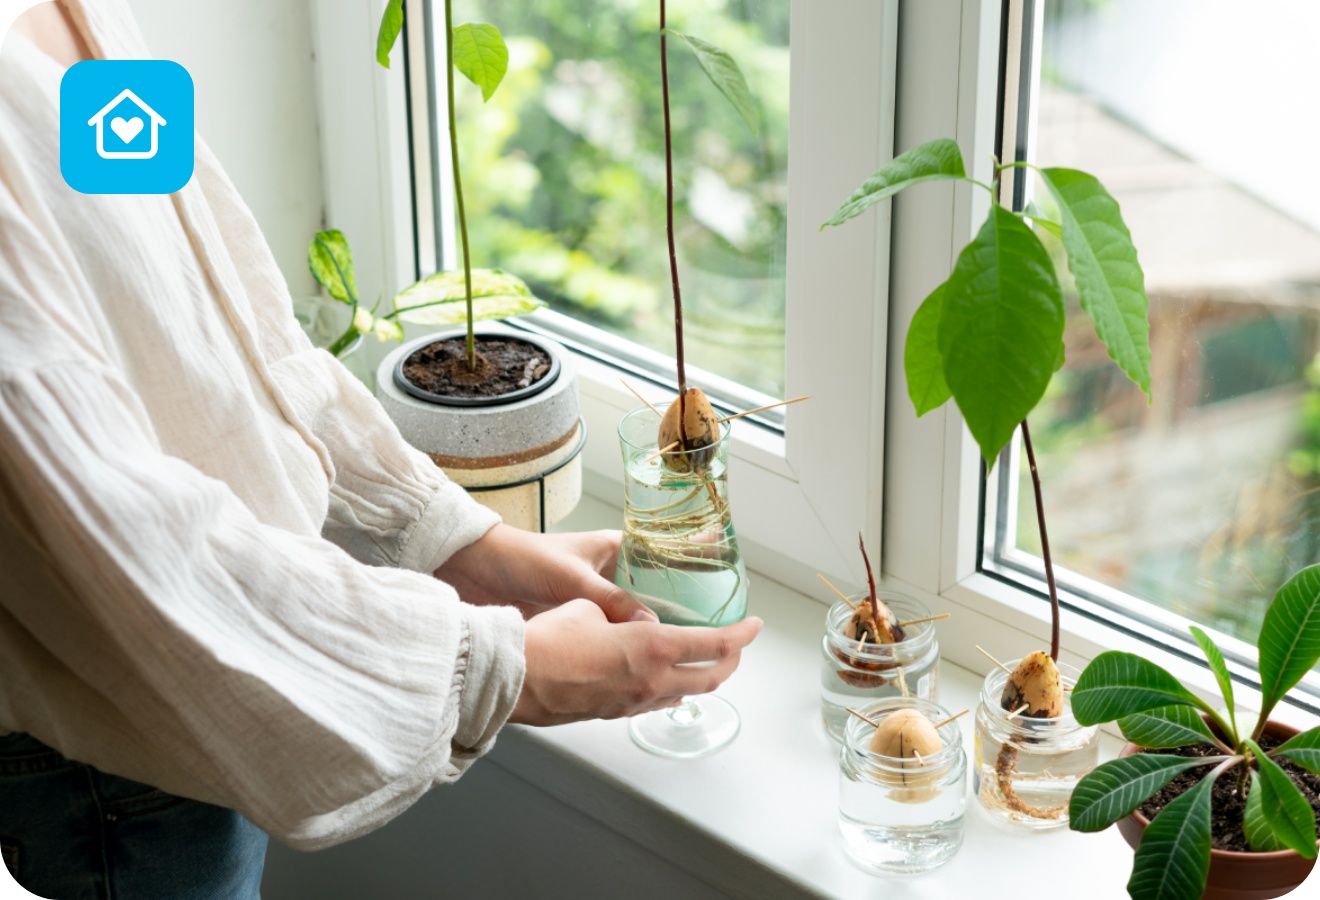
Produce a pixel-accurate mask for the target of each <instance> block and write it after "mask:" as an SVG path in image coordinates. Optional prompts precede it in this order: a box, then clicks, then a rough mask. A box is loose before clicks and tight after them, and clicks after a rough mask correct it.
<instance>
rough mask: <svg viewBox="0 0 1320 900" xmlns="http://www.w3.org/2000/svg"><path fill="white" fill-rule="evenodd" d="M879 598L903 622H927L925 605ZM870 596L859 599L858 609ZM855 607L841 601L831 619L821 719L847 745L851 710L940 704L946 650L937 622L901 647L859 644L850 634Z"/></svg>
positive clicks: (914, 632) (912, 629)
mask: <svg viewBox="0 0 1320 900" xmlns="http://www.w3.org/2000/svg"><path fill="white" fill-rule="evenodd" d="M876 596H877V597H878V598H879V599H880V600H881V601H883V602H884V603H885V605H887V606H888V607H889V608H890V609H891V610H892V611H893V613H894V616H895V617H896V618H897V620H898V621H899V622H906V621H910V620H912V619H924V618H926V617H927V616H929V615H930V610H928V609H927V608H926V606H925V604H923V603H921V602H920V601H919V600H916V599H914V598H912V597H908V596H906V595H904V594H898V593H893V592H891V591H877V592H876ZM869 597H870V594H854V595H853V596H852V597H850V598H849V600H851V601H852V603H853V604H854V605H855V604H856V603H857V602H858V601H860V600H868V599H869ZM852 613H853V606H850V605H849V604H848V603H845V602H844V601H842V600H839V601H837V602H836V603H835V604H834V605H833V606H831V607H830V609H829V612H828V613H826V614H825V636H824V638H822V639H821V642H820V651H821V667H820V715H821V719H822V720H823V721H824V723H825V731H826V732H828V733H829V736H830V737H832V738H834V739H835V740H836V741H842V740H843V730H844V726H845V725H846V724H847V720H848V718H849V716H848V713H847V711H846V710H845V707H848V706H851V707H853V708H854V709H855V708H856V707H857V705H858V704H859V703H865V702H866V701H868V700H879V699H882V698H885V697H919V698H921V699H922V700H930V701H932V702H936V701H938V700H939V688H940V645H939V643H938V642H937V641H936V640H935V623H934V622H921V623H920V624H917V625H911V626H908V627H907V628H905V629H903V630H904V632H905V633H904V638H905V639H904V640H902V641H900V642H898V643H897V644H870V643H864V644H859V643H858V642H857V640H856V639H855V638H850V637H848V636H847V635H845V634H844V628H845V627H846V626H847V625H848V619H849V618H850V617H851V616H852Z"/></svg>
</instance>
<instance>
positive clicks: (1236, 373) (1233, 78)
mask: <svg viewBox="0 0 1320 900" xmlns="http://www.w3.org/2000/svg"><path fill="white" fill-rule="evenodd" d="M1317 33H1320V6H1317V5H1316V4H1313V3H1306V2H1297V0H1292V2H1289V0H1258V2H1256V3H1254V4H1251V5H1250V6H1249V7H1247V6H1242V5H1241V4H1238V3H1228V2H1209V3H1206V2H1199V0H1055V2H1050V3H1049V4H1048V5H1047V7H1046V23H1045V32H1044V46H1043V53H1042V66H1043V68H1042V84H1041V96H1040V103H1039V109H1038V110H1037V116H1038V144H1037V147H1036V150H1035V152H1034V156H1035V157H1036V158H1037V159H1038V160H1039V161H1040V162H1041V163H1042V164H1045V165H1058V166H1070V167H1075V168H1079V169H1083V170H1086V171H1089V172H1091V173H1093V174H1095V175H1096V176H1097V177H1099V178H1100V180H1101V181H1102V182H1103V183H1104V184H1105V185H1106V186H1107V187H1108V188H1109V189H1110V191H1111V192H1112V193H1113V194H1114V196H1115V197H1116V198H1117V199H1118V201H1119V203H1120V204H1121V206H1122V209H1123V214H1124V217H1125V219H1126V221H1127V223H1128V225H1129V227H1130V228H1131V231H1132V237H1133V240H1134V241H1135V243H1136V245H1137V248H1138V252H1139V255H1140V259H1141V262H1142V265H1143V267H1144V268H1145V271H1146V286H1147V290H1148V292H1149V294H1150V300H1151V309H1150V314H1151V315H1150V318H1151V352H1152V355H1153V360H1154V363H1153V373H1154V387H1153V398H1154V399H1153V401H1152V402H1151V403H1150V404H1149V405H1147V402H1146V398H1145V397H1144V396H1143V395H1142V394H1141V392H1140V391H1139V390H1138V389H1137V388H1135V387H1134V386H1133V385H1132V384H1131V383H1130V382H1128V381H1127V380H1126V378H1125V377H1124V376H1123V375H1122V374H1121V373H1120V372H1119V371H1118V369H1117V368H1116V367H1115V366H1114V364H1113V363H1112V362H1110V361H1109V360H1108V359H1107V356H1106V352H1105V348H1104V347H1103V346H1102V345H1101V344H1100V343H1099V341H1098V339H1097V338H1096V337H1095V332H1094V329H1093V327H1092V326H1091V325H1090V322H1089V320H1088V319H1087V318H1086V317H1085V316H1084V315H1083V314H1082V313H1081V312H1080V311H1079V310H1078V309H1077V308H1076V301H1075V298H1072V299H1070V305H1071V307H1072V309H1071V312H1070V314H1069V319H1068V331H1067V338H1066V339H1067V344H1068V362H1067V365H1066V366H1065V368H1064V369H1063V370H1062V371H1061V372H1060V373H1059V375H1058V376H1056V378H1055V380H1054V383H1053V384H1052V385H1051V388H1050V392H1049V394H1048V395H1047V398H1048V399H1047V402H1046V403H1045V404H1044V405H1043V406H1042V408H1041V410H1040V411H1039V412H1038V413H1037V414H1036V415H1035V416H1033V419H1032V426H1033V436H1034V437H1036V440H1037V446H1038V450H1039V452H1040V455H1041V460H1040V466H1041V471H1042V478H1043V480H1044V485H1045V491H1046V498H1045V499H1046V503H1047V509H1048V510H1049V511H1050V516H1051V518H1050V522H1049V524H1050V541H1051V547H1052V549H1054V550H1055V553H1056V559H1057V560H1058V561H1059V563H1060V564H1061V565H1063V566H1065V567H1067V568H1068V569H1071V570H1072V571H1074V572H1077V573H1080V574H1082V575H1085V576H1088V577H1090V578H1093V579H1095V580H1097V581H1100V582H1103V583H1105V584H1107V585H1110V586H1112V587H1115V588H1119V589H1121V590H1123V591H1126V592H1128V593H1130V594H1133V595H1135V596H1137V597H1140V598H1142V599H1144V600H1147V601H1150V602H1151V603H1155V604H1158V605H1159V606H1161V607H1164V608H1166V609H1170V610H1173V611H1175V612H1177V613H1179V614H1182V615H1184V616H1187V617H1188V618H1191V619H1193V620H1195V621H1198V622H1201V623H1204V624H1208V625H1210V626H1212V627H1215V628H1218V629H1221V630H1223V631H1225V632H1227V633H1229V634H1234V635H1236V636H1238V637H1241V638H1243V639H1244V640H1248V641H1251V640H1254V638H1255V637H1256V635H1257V633H1258V631H1259V628H1260V623H1261V620H1262V617H1263V615H1264V611H1265V609H1266V606H1267V605H1268V602H1269V600H1270V598H1271V597H1272V596H1273V594H1274V591H1275V590H1276V589H1277V588H1278V586H1279V585H1280V584H1281V583H1282V582H1283V581H1284V580H1285V579H1286V578H1287V577H1288V576H1289V575H1291V574H1292V573H1293V572H1295V571H1296V570H1297V569H1298V568H1300V567H1302V566H1303V565H1307V564H1310V563H1313V562H1316V561H1317V560H1320V527H1318V526H1320V361H1318V360H1317V358H1316V353H1317V349H1320V344H1318V341H1320V174H1318V173H1320V167H1317V166H1316V165H1315V162H1314V160H1313V159H1312V158H1311V152H1310V148H1313V147H1315V146H1316V145H1317V142H1318V141H1320V119H1317V117H1316V116H1315V115H1313V113H1312V110H1313V108H1314V100H1313V97H1312V93H1313V91H1312V88H1313V86H1314V85H1316V84H1318V83H1320V55H1317V54H1316V53H1315V50H1314V47H1313V46H1311V44H1312V36H1314V35H1315V34H1317ZM1230 60H1231V61H1232V62H1231V65H1230V64H1227V63H1226V61H1230ZM1036 196H1037V198H1038V199H1042V200H1043V199H1044V197H1043V192H1042V191H1039V190H1038V191H1037V192H1036ZM1022 472H1023V473H1024V474H1023V477H1022V478H1021V480H1020V484H1019V495H1018V500H1019V502H1018V506H1017V529H1016V535H1017V537H1016V543H1017V547H1018V548H1019V549H1022V550H1026V551H1029V552H1031V553H1038V552H1039V541H1038V536H1037V532H1036V524H1035V508H1034V505H1033V503H1034V501H1033V500H1032V494H1031V484H1030V479H1029V477H1027V476H1026V474H1025V473H1026V472H1027V469H1026V466H1025V465H1023V466H1022Z"/></svg>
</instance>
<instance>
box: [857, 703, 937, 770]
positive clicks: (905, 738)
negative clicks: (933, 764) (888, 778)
mask: <svg viewBox="0 0 1320 900" xmlns="http://www.w3.org/2000/svg"><path fill="white" fill-rule="evenodd" d="M943 748H944V741H942V740H940V734H939V732H938V731H936V730H935V723H934V722H932V721H931V720H930V719H928V718H926V717H925V716H923V715H922V714H921V713H919V712H917V711H916V710H915V709H899V710H895V711H894V712H892V713H890V714H889V715H887V716H885V718H884V721H882V722H881V723H880V727H879V728H877V729H876V730H875V734H874V735H873V736H872V738H871V752H872V753H878V754H880V755H881V756H892V757H894V758H895V759H916V758H917V757H918V756H921V757H931V756H934V755H935V754H936V753H939V752H940V750H942V749H943Z"/></svg>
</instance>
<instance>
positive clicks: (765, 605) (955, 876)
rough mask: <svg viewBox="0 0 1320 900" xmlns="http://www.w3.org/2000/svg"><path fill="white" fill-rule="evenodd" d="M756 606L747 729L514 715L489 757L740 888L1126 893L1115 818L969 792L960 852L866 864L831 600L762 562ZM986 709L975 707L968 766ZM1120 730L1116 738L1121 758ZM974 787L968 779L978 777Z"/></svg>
mask: <svg viewBox="0 0 1320 900" xmlns="http://www.w3.org/2000/svg"><path fill="white" fill-rule="evenodd" d="M617 518H618V512H617V510H616V509H613V508H611V507H610V506H609V505H607V504H605V503H602V502H600V501H599V500H595V499H593V498H591V497H584V498H583V502H582V505H581V506H580V507H579V509H578V511H577V512H575V513H574V514H573V516H572V517H571V520H570V521H568V522H566V523H564V525H563V526H561V527H564V528H568V529H578V528H609V527H617V521H616V520H617ZM750 602H751V611H752V612H753V614H755V615H758V616H761V617H762V618H763V619H765V623H766V625H765V630H764V631H763V632H762V634H761V635H760V637H759V638H758V639H757V641H756V642H755V643H754V644H753V645H752V647H751V648H749V649H748V651H747V652H745V653H744V654H743V660H742V664H741V666H740V668H739V670H738V671H737V673H735V674H734V676H733V677H732V678H730V680H729V681H728V682H727V683H726V684H725V686H724V687H723V688H722V689H721V690H720V694H721V695H722V696H724V697H726V698H727V699H729V700H730V701H732V702H733V704H734V705H735V706H736V707H737V708H738V711H739V713H740V714H741V716H742V732H741V734H740V735H739V736H738V738H737V740H736V741H735V742H734V743H733V744H732V745H731V746H730V747H728V748H726V749H724V750H722V751H720V752H719V753H716V754H714V755H712V756H710V757H707V758H705V759H699V760H688V761H673V760H666V759H662V758H659V757H656V756H652V755H650V754H648V753H646V752H644V751H642V750H641V749H639V748H638V747H636V746H635V745H634V744H633V743H632V741H631V740H630V738H629V737H628V732H627V724H626V722H624V721H611V722H585V723H580V724H575V725H568V726H561V727H558V728H549V729H531V728H520V727H511V728H510V729H508V730H507V731H506V733H505V734H504V735H502V736H501V737H500V740H499V743H498V744H497V746H496V748H495V750H494V751H493V753H492V754H491V757H490V759H489V760H487V764H493V765H497V766H500V767H502V768H504V769H506V770H508V771H509V772H511V773H512V774H514V775H516V776H518V777H519V778H521V779H523V780H525V781H527V782H530V783H532V784H535V785H537V786H538V787H539V788H540V789H541V790H543V791H545V792H547V793H549V794H550V795H552V796H553V797H555V798H556V799H558V800H559V801H560V802H563V803H565V804H567V805H569V806H571V807H573V808H575V809H577V810H579V811H580V812H583V813H585V814H587V815H589V816H591V817H593V818H595V819H596V820H598V821H599V822H601V823H602V824H603V825H605V826H606V827H607V828H608V829H610V830H612V831H614V832H616V833H618V834H620V835H621V836H623V837H626V838H629V839H631V840H634V841H636V842H637V843H639V844H641V845H643V846H645V847H647V848H648V849H649V850H651V851H652V852H654V853H656V854H658V855H660V856H661V857H662V858H664V859H666V860H667V861H669V862H670V863H672V864H673V865H675V866H676V867H678V868H681V869H683V870H685V871H688V872H690V873H692V874H693V875H694V876H696V877H697V878H699V879H701V880H702V881H704V882H706V883H707V884H709V885H711V886H712V887H714V888H716V889H717V890H719V891H722V892H724V893H727V894H729V895H733V896H757V897H766V896H794V895H802V894H805V895H808V896H810V895H817V896H827V897H867V896H879V894H880V893H882V892H884V890H885V888H884V885H885V884H886V883H888V882H890V881H901V882H902V884H903V886H902V892H903V896H904V897H910V898H918V900H919V898H927V897H928V898H932V900H934V898H947V897H952V896H994V895H996V892H995V891H991V892H990V893H989V894H987V893H986V887H987V884H995V883H999V884H1002V885H1003V886H1004V887H1005V889H1006V888H1007V885H1008V884H1009V883H1010V882H1011V880H1012V879H1017V878H1020V877H1023V874H1024V873H1029V876H1030V878H1031V880H1032V881H1033V882H1035V883H1040V884H1068V885H1070V886H1071V887H1070V895H1071V896H1074V897H1078V898H1105V900H1112V898H1115V897H1121V896H1124V885H1125V884H1126V882H1127V878H1128V875H1129V873H1130V871H1131V865H1132V852H1131V850H1129V848H1128V846H1127V844H1126V843H1124V841H1123V839H1122V838H1121V837H1120V836H1119V834H1118V833H1117V831H1116V830H1114V829H1112V828H1111V829H1109V830H1108V831H1106V832H1104V833H1102V834H1098V835H1081V834H1074V833H1072V832H1070V831H1067V830H1066V829H1063V830H1055V831H1050V832H1045V833H1027V832H1024V831H1020V830H1016V829H1012V828H1008V827H1006V826H1002V825H1000V824H998V823H997V822H996V821H995V820H993V819H991V817H990V816H989V815H988V814H986V813H985V812H984V811H983V810H982V809H981V807H980V805H979V804H978V803H977V802H976V801H975V799H974V798H972V797H970V796H969V798H968V807H967V818H966V829H967V830H966V840H965V843H964V845H963V848H962V850H961V851H960V852H959V854H958V855H957V857H955V858H954V860H953V861H952V862H950V863H949V864H947V865H945V866H944V867H942V868H940V869H937V870H936V871H934V872H931V873H928V874H926V875H921V876H915V877H906V878H902V879H888V878H878V877H877V876H874V875H871V874H868V873H866V872H864V871H863V870H861V869H859V868H857V867H856V866H854V865H853V864H852V863H851V862H850V861H849V859H848V857H847V856H846V854H845V853H844V851H843V848H842V846H841V844H840V841H839V837H838V831H837V825H836V814H837V800H838V784H837V778H838V764H837V749H836V745H834V744H833V743H832V742H831V741H830V739H829V738H828V737H827V736H826V735H825V732H824V729H823V727H822V726H821V724H820V718H819V705H818V704H819V677H820V675H819V666H820V656H819V653H820V649H819V645H818V641H819V635H820V629H821V620H822V618H823V615H824V611H825V607H824V606H822V605H820V604H818V603H808V602H805V601H804V599H803V598H802V596H801V595H799V594H797V593H795V592H793V591H791V590H789V589H788V588H785V587H783V586H782V585H779V584H777V583H775V582H773V581H770V580H768V579H766V578H764V577H759V576H758V575H757V574H756V573H753V574H752V575H751V594H750ZM981 677H982V676H981V674H980V673H974V672H971V671H969V670H967V669H963V668H959V667H957V666H955V665H951V664H950V663H948V662H947V660H946V661H945V662H944V663H943V664H942V666H941V681H940V685H941V687H940V691H941V695H940V696H941V703H942V705H944V706H945V707H946V708H948V709H949V710H951V711H953V712H957V711H959V710H962V709H964V708H967V707H974V705H975V702H976V697H977V694H978V692H979V689H980V683H981ZM972 719H973V716H972V715H971V714H968V715H967V716H964V717H963V718H962V719H961V723H962V726H963V739H964V743H965V746H966V748H967V752H968V758H969V767H970V765H971V764H972V763H973V756H974V741H973V739H972ZM1117 748H1118V741H1117V740H1115V739H1113V738H1110V737H1105V738H1104V752H1105V753H1106V754H1107V755H1112V754H1113V753H1114V752H1116V750H1117ZM968 790H969V793H970V790H971V786H970V778H969V783H968Z"/></svg>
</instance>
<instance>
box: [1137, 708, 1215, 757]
mask: <svg viewBox="0 0 1320 900" xmlns="http://www.w3.org/2000/svg"><path fill="white" fill-rule="evenodd" d="M1118 727H1119V730H1120V731H1122V732H1123V737H1125V738H1127V739H1128V740H1129V741H1131V742H1132V743H1134V744H1136V745H1137V746H1138V747H1145V748H1146V749H1148V750H1172V749H1173V748H1175V747H1186V746H1189V745H1191V744H1211V743H1214V739H1215V738H1214V735H1213V734H1212V733H1211V731H1210V727H1209V726H1208V725H1206V724H1205V719H1203V718H1201V714H1200V713H1198V712H1197V711H1196V710H1195V709H1194V708H1193V707H1190V706H1161V707H1158V708H1156V709H1152V710H1147V711H1146V712H1141V713H1134V714H1133V715H1130V716H1124V717H1123V718H1121V719H1119V720H1118Z"/></svg>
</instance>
